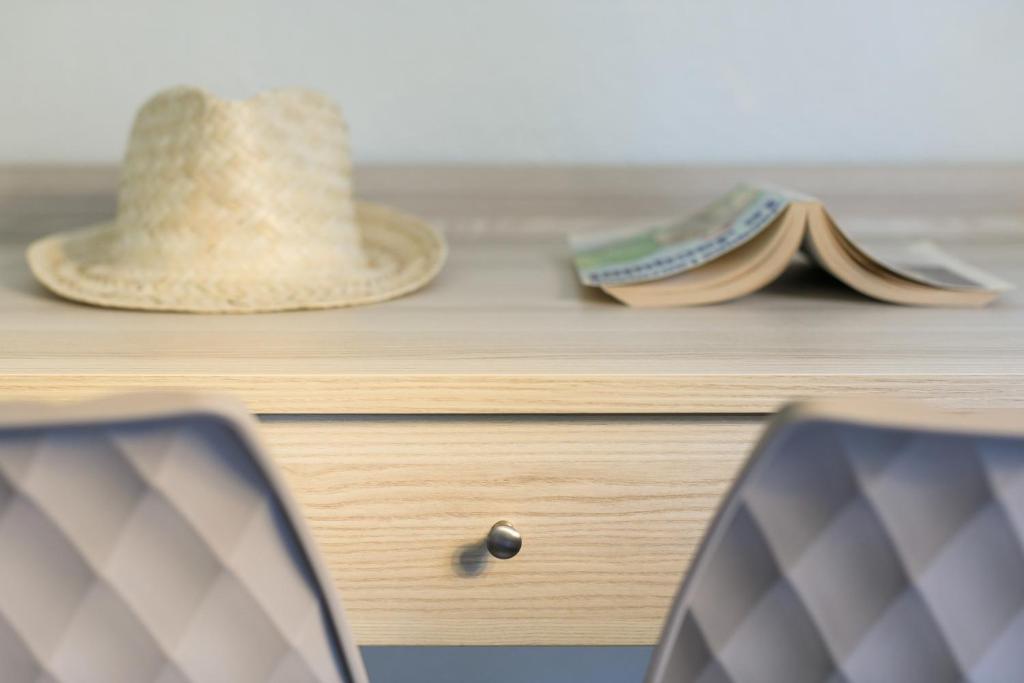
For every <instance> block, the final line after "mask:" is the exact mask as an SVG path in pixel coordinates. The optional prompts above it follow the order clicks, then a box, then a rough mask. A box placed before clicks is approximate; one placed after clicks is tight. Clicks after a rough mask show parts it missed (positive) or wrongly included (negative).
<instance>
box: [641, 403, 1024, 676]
mask: <svg viewBox="0 0 1024 683" xmlns="http://www.w3.org/2000/svg"><path fill="white" fill-rule="evenodd" d="M1022 532H1024V416H1022V415H1016V416H1003V417H1000V418H992V419H984V420H963V419H961V418H957V417H949V416H941V415H935V414H931V413H928V412H925V411H921V410H915V409H913V408H906V407H901V406H896V407H888V406H881V407H879V406H864V405H862V404H850V405H839V406H835V405H831V406H828V405H825V406H821V405H813V404H812V405H809V406H802V407H797V408H795V409H790V410H787V411H785V412H784V413H783V414H782V415H781V416H780V417H779V418H778V419H777V420H776V421H775V423H774V424H773V426H772V427H771V428H770V429H769V432H768V434H767V435H766V436H765V437H764V439H763V440H762V442H761V444H760V445H759V446H758V448H757V450H756V452H755V454H754V455H753V456H752V458H751V460H750V462H749V463H748V465H747V467H746V468H745V470H744V472H743V474H742V475H741V476H740V478H739V480H738V481H737V483H736V485H735V486H734V488H733V490H732V491H731V493H730V494H729V496H728V497H727V499H726V501H725V503H724V505H723V506H722V508H721V510H720V511H719V514H718V516H717V518H716V520H715V522H714V524H713V525H712V527H711V528H710V530H709V531H708V534H707V536H706V538H705V540H704V543H703V546H702V548H701V550H700V551H699V553H698V555H697V557H696V559H695V560H694V562H693V565H692V567H691V570H690V572H689V575H688V577H687V579H686V580H685V582H684V583H683V586H682V588H681V590H680V593H679V594H678V596H677V598H676V603H675V606H674V607H673V609H672V611H671V613H670V616H669V618H668V621H667V624H666V626H665V631H664V634H663V637H662V641H661V643H660V645H659V646H658V648H657V649H656V651H655V655H654V658H653V660H652V663H651V668H650V670H649V672H648V681H649V682H650V683H677V682H684V681H685V682H689V681H694V682H700V683H719V682H722V683H724V682H732V683H748V682H756V683H773V682H779V683H803V682H805V681H806V682H811V681H813V682H815V683H822V682H828V683H840V682H843V683H861V682H864V683H876V682H882V683H888V682H899V683H915V682H920V683H938V682H942V681H974V682H983V681H992V682H993V683H1004V682H1009V681H1024V552H1022V537H1024V536H1022Z"/></svg>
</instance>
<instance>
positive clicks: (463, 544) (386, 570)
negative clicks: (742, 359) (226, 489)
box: [262, 416, 761, 645]
mask: <svg viewBox="0 0 1024 683" xmlns="http://www.w3.org/2000/svg"><path fill="white" fill-rule="evenodd" d="M263 422H264V424H263V425H262V431H263V434H264V437H265V440H266V441H267V442H268V444H269V446H270V449H271V452H272V453H273V454H274V456H275V458H276V459H277V460H278V462H279V463H280V465H281V467H282V469H283V471H284V474H285V477H286V479H287V481H288V483H289V484H290V485H291V488H292V490H293V492H294V493H295V495H296V497H297V498H298V500H299V503H300V506H301V507H302V509H303V511H304V513H305V514H306V517H307V519H308V520H309V522H310V524H311V527H312V532H313V535H314V536H315V538H316V540H317V542H318V543H319V545H320V548H321V550H322V551H323V553H324V554H325V555H326V558H327V563H328V565H329V567H330V570H331V572H332V574H333V576H334V577H335V579H336V581H337V583H338V586H339V588H340V591H341V594H342V599H343V601H344V604H345V607H346V610H347V612H348V614H349V616H350V618H351V621H352V624H353V628H354V630H355V632H356V636H357V638H358V640H359V642H360V644H362V645H556V644H557V645H612V644H619V645H625V644H650V643H653V642H655V641H656V640H657V637H658V634H659V632H660V628H661V623H662V619H663V618H664V615H665V611H666V609H667V608H668V606H669V603H670V600H671V598H672V596H673V594H674V592H675V590H676V588H677V586H678V584H679V581H680V578H681V576H682V573H683V571H684V569H685V568H686V566H687V563H688V561H689V559H690V556H691V555H692V553H693V551H694V548H695V545H696V544H697V543H698V542H699V541H700V538H701V536H702V534H703V532H704V529H705V526H706V524H707V522H708V520H709V518H710V516H711V515H712V514H713V512H714V510H715V508H716V506H717V504H718V501H719V499H720V497H721V495H722V494H723V492H724V491H725V489H726V487H727V486H728V485H729V483H730V482H731V480H732V478H733V476H734V475H735V473H736V471H737V469H738V467H739V466H740V464H741V463H742V461H743V460H744V458H745V457H746V455H747V453H748V452H749V450H750V447H751V445H752V443H753V441H754V439H755V438H756V437H757V435H758V432H759V430H760V424H761V422H760V420H759V419H758V418H756V417H731V418H730V417H711V416H708V417H699V416H679V417H661V416H659V417H623V416H608V417H603V416H598V417H592V416H588V417H582V416H562V417H533V416H528V417H527V416H524V417H484V416H477V417H442V416H432V417H422V416H415V417H413V416H409V417H404V416H403V417H341V416H331V417H276V416H272V417H264V418H263ZM499 520H508V521H510V522H512V523H513V524H514V525H515V526H516V528H517V529H518V530H519V531H520V532H521V533H522V537H523V547H522V551H521V552H520V553H519V554H518V555H517V556H516V557H514V558H512V559H509V560H496V559H494V558H491V557H490V556H488V555H487V554H486V552H485V551H484V550H483V549H482V546H481V542H482V541H483V539H484V537H485V536H486V534H487V532H488V530H489V529H490V527H491V525H492V524H494V523H495V522H497V521H499Z"/></svg>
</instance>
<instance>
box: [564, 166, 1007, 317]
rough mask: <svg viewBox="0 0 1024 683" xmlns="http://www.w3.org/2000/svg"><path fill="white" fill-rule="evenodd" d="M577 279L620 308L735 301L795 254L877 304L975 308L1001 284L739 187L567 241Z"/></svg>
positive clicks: (924, 246)
mask: <svg viewBox="0 0 1024 683" xmlns="http://www.w3.org/2000/svg"><path fill="white" fill-rule="evenodd" d="M569 241H570V245H571V247H572V249H573V252H574V261H575V264H576V269H577V271H578V273H579V276H580V280H581V281H582V282H583V284H585V285H589V286H592V287H600V288H601V289H603V290H604V291H606V292H607V293H608V294H610V295H612V296H613V297H615V298H616V299H618V300H620V301H622V302H623V303H626V304H629V305H630V306H638V307H657V306H694V305H700V304H711V303H717V302H720V301H727V300H730V299H735V298H738V297H741V296H744V295H746V294H750V293H751V292H754V291H756V290H758V289H760V288H762V287H764V286H765V285H767V284H768V283H770V282H772V281H773V280H775V279H776V278H777V277H778V276H779V275H780V274H781V273H782V271H783V270H785V269H786V266H787V265H789V263H790V261H791V260H792V259H793V256H794V255H795V254H796V253H797V251H798V250H800V249H801V248H803V250H804V251H805V252H806V253H807V254H808V255H809V256H810V257H811V258H812V259H813V260H814V261H815V262H817V263H818V264H819V265H820V266H821V267H822V268H824V269H825V270H827V271H828V272H829V273H831V274H832V275H833V276H835V277H836V278H837V279H839V280H841V281H842V282H845V283H846V284H847V285H849V286H850V287H852V288H854V289H856V290H857V291H859V292H862V293H864V294H866V295H868V296H871V297H874V298H875V299H879V300H881V301H888V302H891V303H897V304H911V305H919V306H984V305H986V304H988V303H990V302H991V301H993V300H994V299H995V298H996V297H997V296H998V295H999V293H1000V292H1002V291H1005V290H1008V289H1011V288H1012V286H1011V285H1009V284H1008V283H1006V282H1004V281H1002V280H1000V279H998V278H996V277H994V276H992V275H990V274H988V273H986V272H984V271H981V270H979V269H977V268H975V267H973V266H971V265H969V264H966V263H963V262H962V261H960V260H958V259H956V258H954V257H952V256H950V255H949V254H947V253H946V252H944V251H942V250H941V249H939V248H938V247H937V246H935V245H934V244H932V243H930V242H918V243H913V244H904V245H896V246H894V245H892V244H888V243H885V242H882V243H879V244H871V245H869V244H865V243H864V242H859V243H854V242H853V241H852V240H851V239H850V237H849V236H847V235H846V234H845V233H844V232H843V231H842V230H840V229H839V227H838V226H837V225H836V223H835V221H833V220H832V217H831V216H829V214H828V212H827V211H826V210H825V207H824V206H823V205H822V203H821V202H820V201H818V200H816V199H814V198H812V197H808V196H805V195H801V194H798V193H795V192H791V191H788V190H782V189H778V188H772V187H767V186H748V185H741V186H739V187H737V188H735V189H734V190H732V191H731V192H729V193H728V194H726V195H724V196H723V197H721V198H719V199H718V200H716V201H715V202H714V203H712V204H711V205H710V206H708V207H707V208H705V209H703V210H702V211H700V212H699V213H697V214H695V215H693V216H691V217H689V218H686V219H683V220H681V221H678V222H674V223H671V224H668V225H664V226H658V227H654V228H646V229H641V230H628V231H615V232H611V233H608V232H606V233H600V234H593V233H590V234H579V235H572V236H570V238H569Z"/></svg>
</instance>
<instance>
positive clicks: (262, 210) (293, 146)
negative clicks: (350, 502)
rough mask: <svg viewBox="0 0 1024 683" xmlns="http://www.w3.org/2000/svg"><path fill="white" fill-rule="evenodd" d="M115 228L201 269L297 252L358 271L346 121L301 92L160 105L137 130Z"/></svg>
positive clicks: (185, 91)
mask: <svg viewBox="0 0 1024 683" xmlns="http://www.w3.org/2000/svg"><path fill="white" fill-rule="evenodd" d="M117 225H118V226H119V227H121V228H122V229H123V230H124V233H125V236H126V238H128V239H131V238H132V237H131V236H134V237H135V238H137V239H146V240H153V239H154V238H157V240H158V241H157V242H156V243H158V244H161V245H163V249H162V251H165V252H166V251H178V252H187V254H186V253H179V254H178V255H179V256H187V257H189V258H191V259H192V260H193V261H194V262H202V261H203V260H216V261H221V260H223V259H225V258H242V259H244V258H245V254H246V253H247V252H251V251H252V250H254V249H258V250H260V251H263V250H269V249H276V248H279V247H281V246H282V243H287V250H282V253H284V252H285V251H287V253H296V252H295V249H296V245H297V244H301V245H302V246H301V247H299V251H301V252H306V255H305V256H304V257H303V259H302V260H303V262H306V263H307V264H308V259H307V258H306V256H308V254H309V252H310V251H314V252H315V251H317V250H319V252H320V258H321V259H323V258H330V259H331V260H335V261H337V260H339V259H340V260H341V261H343V262H348V263H349V264H350V265H352V266H353V267H356V266H359V265H361V264H362V260H363V253H362V249H361V245H360V243H359V234H358V230H357V228H356V225H355V219H354V207H353V203H352V181H351V162H350V158H349V150H348V130H347V126H346V124H345V121H344V118H343V116H342V114H341V111H340V110H339V109H338V107H337V106H335V105H334V104H333V103H332V102H330V101H329V100H328V99H327V98H326V97H324V96H323V95H320V94H319V93H316V92H313V91H309V90H302V89H287V90H274V91H269V92H265V93H261V94H259V95H256V96H255V97H252V98H250V99H247V100H240V101H232V100H221V99H219V98H217V97H215V96H213V95H212V94H210V93H207V92H206V91H204V90H201V89H198V88H190V87H179V88H172V89H170V90H167V91H164V92H162V93H159V94H157V95H156V96H154V97H153V98H151V99H150V100H149V101H148V102H147V103H146V104H144V105H143V106H142V108H141V109H140V110H139V112H138V114H137V116H136V118H135V123H134V125H133V126H132V132H131V136H130V138H129V142H128V149H127V151H126V153H125V159H124V165H123V168H122V178H121V191H120V195H119V199H118V214H117ZM325 248H327V249H329V251H325ZM165 255H166V254H165ZM163 256H164V255H161V256H160V257H163ZM197 265H201V263H197ZM335 265H336V266H337V265H341V264H338V263H335Z"/></svg>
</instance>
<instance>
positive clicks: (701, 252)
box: [569, 185, 792, 287]
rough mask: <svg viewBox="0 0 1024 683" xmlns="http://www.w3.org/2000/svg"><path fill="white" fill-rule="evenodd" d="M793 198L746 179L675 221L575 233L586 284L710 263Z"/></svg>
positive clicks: (622, 281) (624, 281)
mask: <svg viewBox="0 0 1024 683" xmlns="http://www.w3.org/2000/svg"><path fill="white" fill-rule="evenodd" d="M790 201H792V198H791V197H789V196H787V195H785V194H782V193H781V192H778V191H775V190H770V189H765V188H759V187H750V186H746V185H740V186H738V187H736V188H735V189H734V190H732V191H731V192H729V193H728V194H726V195H723V196H722V197H720V198H719V199H717V200H715V202H714V203H712V204H711V205H710V206H708V207H706V208H705V209H704V210H702V211H700V212H698V213H696V214H694V215H693V216H690V217H688V218H684V219H681V220H678V221H675V222H673V223H669V224H666V225H660V226H654V227H650V228H641V229H639V230H627V231H623V230H618V231H614V232H610V233H609V232H604V233H581V234H575V235H570V236H569V244H570V246H571V248H572V250H573V260H574V262H575V265H576V271H577V273H578V275H579V277H580V280H581V281H582V282H583V284H585V285H590V286H595V287H596V286H602V285H628V284H636V283H640V282H650V281H652V280H660V279H662V278H665V277H669V276H671V275H678V274H679V273H683V272H686V271H688V270H691V269H693V268H696V267H698V266H700V265H703V264H705V263H708V262H709V261H712V260H714V259H716V258H718V257H720V256H722V255H723V254H727V253H729V252H730V251H732V250H733V249H736V248H737V247H739V246H741V245H743V244H745V243H746V242H748V241H750V240H751V239H753V238H754V237H756V236H757V235H758V234H760V233H761V232H762V231H763V230H764V229H765V228H767V227H768V226H769V225H771V224H772V223H773V222H774V221H775V219H776V218H778V217H779V215H781V214H782V212H783V211H784V210H785V209H786V207H787V206H788V205H789V203H790Z"/></svg>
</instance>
